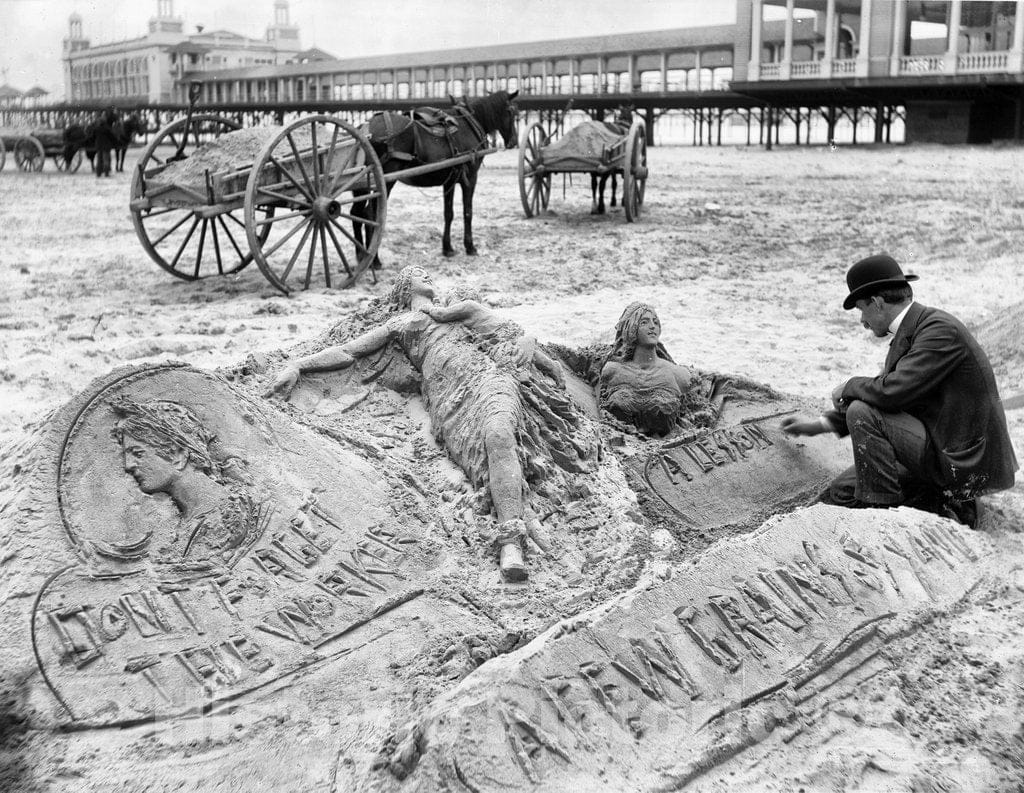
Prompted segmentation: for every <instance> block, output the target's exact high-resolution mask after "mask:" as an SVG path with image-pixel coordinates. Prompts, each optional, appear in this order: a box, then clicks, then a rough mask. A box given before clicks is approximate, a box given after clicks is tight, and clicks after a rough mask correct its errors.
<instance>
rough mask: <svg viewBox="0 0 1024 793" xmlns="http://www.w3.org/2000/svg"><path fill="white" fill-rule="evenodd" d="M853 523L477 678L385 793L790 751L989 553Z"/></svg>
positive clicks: (573, 786)
mask: <svg viewBox="0 0 1024 793" xmlns="http://www.w3.org/2000/svg"><path fill="white" fill-rule="evenodd" d="M878 514H884V513H878ZM898 514H899V513H897V515H898ZM848 516H849V511H848V510H842V509H839V508H836V507H827V506H817V507H814V508H812V509H809V510H805V511H803V512H800V513H797V514H793V515H789V516H785V517H783V518H780V519H778V520H776V521H774V522H773V523H772V524H771V525H768V526H765V527H764V528H763V529H761V530H760V531H757V532H754V533H753V534H751V535H748V536H747V537H744V538H743V539H741V540H739V541H734V542H730V543H720V544H718V545H716V546H715V547H714V548H712V549H711V550H710V551H708V552H707V553H706V554H704V555H702V556H701V557H700V558H699V559H696V560H694V563H693V564H692V565H686V566H684V567H683V568H682V569H680V570H679V571H678V572H677V574H676V575H675V576H674V577H673V578H672V579H671V580H669V581H667V582H661V583H655V582H653V581H652V582H648V583H647V585H646V586H638V587H637V588H635V589H634V590H633V591H631V592H630V593H628V594H626V595H624V596H621V597H619V598H616V599H614V600H612V601H611V602H609V603H607V604H604V605H603V606H602V607H600V608H597V609H594V610H593V611H591V612H588V613H586V614H582V615H579V616H577V617H575V618H573V619H570V620H565V621H563V622H561V623H559V624H557V625H555V626H553V627H552V628H551V629H549V630H548V631H546V632H545V633H544V634H543V635H542V636H539V637H538V638H537V639H535V640H534V641H533V642H532V643H531V644H529V645H528V646H527V647H525V648H523V649H522V650H521V651H520V652H518V653H514V654H510V655H508V656H505V657H503V658H501V659H497V660H495V661H494V662H492V663H490V664H488V665H487V666H485V667H483V668H481V669H480V670H478V672H477V673H475V674H473V675H470V676H469V677H467V678H466V679H465V680H464V681H463V682H462V683H461V684H460V685H459V686H458V687H457V688H455V689H454V690H453V691H452V692H450V693H449V694H448V695H446V696H444V697H441V698H440V699H439V700H438V701H437V702H435V703H434V704H433V705H432V706H431V707H430V708H429V709H428V710H427V712H426V713H425V714H424V716H423V717H422V718H421V719H420V720H419V721H418V722H416V723H415V724H412V725H409V726H407V727H406V728H405V732H404V736H405V738H406V740H405V743H404V744H399V745H397V746H396V747H395V748H394V750H393V752H394V754H393V756H392V758H391V760H390V766H391V767H390V770H391V772H392V777H393V779H392V780H391V784H390V785H385V786H384V789H386V790H411V789H414V788H415V789H420V790H422V789H428V790H450V789H464V790H488V791H498V790H536V791H563V790H651V791H675V790H682V789H684V788H685V787H686V786H687V785H688V784H689V783H691V782H693V781H694V780H697V779H700V778H701V777H702V776H704V775H705V774H708V773H709V772H712V771H714V770H715V769H716V768H717V767H718V766H719V765H721V764H723V763H725V762H727V761H728V760H730V759H731V758H732V757H734V756H735V755H737V754H739V753H740V752H743V751H744V750H745V749H748V748H750V747H752V746H754V745H756V744H758V743H761V742H769V741H771V740H780V741H785V740H786V738H787V736H792V735H794V734H796V733H797V732H799V731H800V730H803V729H804V728H805V725H806V724H807V723H808V722H809V721H813V720H814V719H815V718H820V717H821V712H822V710H824V709H827V707H828V703H829V702H832V701H839V700H841V699H842V698H843V697H844V696H848V695H849V693H850V692H851V691H852V690H855V689H856V688H857V687H858V686H860V685H861V684H862V683H863V681H864V680H866V679H869V678H870V677H872V676H874V675H875V674H877V673H878V671H879V670H880V669H882V668H886V667H887V665H888V664H887V662H886V661H885V660H884V659H883V658H882V657H880V654H881V652H882V651H883V650H884V648H885V646H886V645H887V644H888V643H890V642H892V641H894V640H895V639H897V638H899V637H901V636H904V635H907V634H909V633H913V632H914V631H915V630H916V629H917V625H916V624H915V618H914V615H915V612H919V611H921V610H922V609H927V608H937V607H942V606H948V605H950V604H951V603H953V602H954V601H955V600H956V599H957V598H959V597H960V596H962V595H963V594H964V592H966V591H967V590H968V589H969V588H970V587H971V586H972V585H973V584H975V583H976V582H977V581H978V580H979V577H980V576H981V567H982V566H983V565H981V564H979V563H980V562H981V560H982V559H983V558H984V557H986V556H987V555H989V554H990V553H991V549H990V547H989V545H988V543H987V542H986V541H985V540H984V539H981V538H979V537H978V535H976V534H972V533H971V532H969V531H967V530H966V529H964V528H963V527H961V526H959V525H957V524H953V523H951V522H949V521H945V520H941V519H937V518H931V519H928V520H925V521H923V522H920V523H918V524H917V525H915V526H914V527H912V528H911V527H910V526H908V525H907V523H904V522H903V521H902V520H901V519H900V518H899V517H895V518H894V519H889V520H886V519H877V518H876V517H874V516H872V517H870V518H868V519H865V520H859V521H857V522H856V525H855V526H853V525H851V522H850V521H849V520H848ZM413 770H415V782H414V784H409V783H405V784H403V783H402V782H401V779H402V778H405V777H406V776H407V775H411V774H412V772H413ZM453 780H458V784H457V785H456V784H454V783H453Z"/></svg>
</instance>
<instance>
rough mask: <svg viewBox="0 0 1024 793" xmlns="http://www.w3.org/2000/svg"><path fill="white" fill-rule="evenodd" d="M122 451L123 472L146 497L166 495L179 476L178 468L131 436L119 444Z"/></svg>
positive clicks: (126, 436) (147, 445)
mask: <svg viewBox="0 0 1024 793" xmlns="http://www.w3.org/2000/svg"><path fill="white" fill-rule="evenodd" d="M121 446H122V449H123V450H124V470H125V471H127V472H128V473H129V474H131V475H132V478H133V479H135V481H136V482H137V483H138V485H139V490H141V491H142V492H143V493H146V494H147V495H150V494H152V493H166V492H169V491H170V488H171V485H172V484H173V483H174V482H175V481H176V480H177V479H178V478H179V477H180V476H181V472H180V471H179V469H178V467H177V466H176V465H175V464H174V463H172V462H171V461H170V460H165V459H164V458H163V457H161V456H160V455H159V454H157V452H156V449H154V448H153V447H152V446H150V445H149V444H147V443H145V442H143V441H140V440H139V439H138V438H135V437H132V436H131V435H125V436H124V440H123V441H122V442H121Z"/></svg>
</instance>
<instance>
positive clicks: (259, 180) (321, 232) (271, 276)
mask: <svg viewBox="0 0 1024 793" xmlns="http://www.w3.org/2000/svg"><path fill="white" fill-rule="evenodd" d="M387 199H388V191H387V185H386V183H385V181H384V169H383V168H382V167H381V164H380V160H379V159H378V158H377V154H376V152H374V150H373V147H372V146H371V145H370V141H369V140H368V139H367V138H366V136H364V135H363V134H362V133H361V132H360V131H359V130H357V129H356V128H355V127H353V126H351V125H350V124H347V123H345V122H344V121H342V120H341V119H338V118H335V117H334V116H325V115H315V116H306V117H305V118H302V119H299V120H298V121H294V122H292V123H291V124H288V125H287V126H285V127H284V128H283V129H282V130H281V131H280V132H279V133H278V134H277V135H276V136H275V137H274V138H273V140H271V141H270V142H269V143H268V144H267V145H266V146H264V147H263V150H262V151H261V152H260V154H259V156H257V158H256V162H254V163H253V168H252V171H251V172H250V174H249V182H248V184H247V185H246V188H245V231H246V234H247V235H248V237H249V245H250V247H251V249H252V253H253V257H254V258H255V259H256V264H257V265H258V266H259V268H260V270H261V271H262V272H263V274H264V275H265V276H266V277H267V280H268V281H270V283H272V284H273V285H274V286H276V287H277V288H278V289H280V290H281V291H282V292H285V293H288V292H290V291H291V290H292V289H295V288H297V287H298V286H299V285H300V284H301V286H302V288H303V289H308V288H309V287H310V286H311V285H312V284H313V283H314V280H315V281H316V282H318V283H319V281H320V279H321V278H322V279H323V284H324V286H327V287H331V286H334V287H338V288H342V289H344V288H346V287H349V286H351V285H352V284H354V283H355V282H356V280H357V279H358V278H359V276H360V275H362V274H363V272H364V271H365V270H366V269H367V268H368V267H369V266H370V265H371V264H372V263H373V261H374V259H375V257H376V255H377V249H378V248H379V246H380V241H381V237H382V235H383V233H384V222H385V219H386V217H387ZM261 206H265V207H271V208H276V209H277V213H276V214H273V215H263V214H261V213H260V212H259V211H258V210H259V208H260V207H261ZM354 221H357V222H359V224H360V233H358V234H357V233H356V231H355V230H354V227H353V222H354ZM363 232H365V233H363Z"/></svg>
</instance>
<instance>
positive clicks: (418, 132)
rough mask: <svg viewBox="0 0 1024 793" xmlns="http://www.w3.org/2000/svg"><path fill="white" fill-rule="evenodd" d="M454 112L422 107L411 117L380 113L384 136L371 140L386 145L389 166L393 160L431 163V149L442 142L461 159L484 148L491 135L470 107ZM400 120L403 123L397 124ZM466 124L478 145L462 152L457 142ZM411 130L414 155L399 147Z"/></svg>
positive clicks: (451, 154) (384, 159) (384, 161)
mask: <svg viewBox="0 0 1024 793" xmlns="http://www.w3.org/2000/svg"><path fill="white" fill-rule="evenodd" d="M452 110H453V112H449V111H448V110H442V109H440V108H436V107H418V108H415V109H414V110H412V111H411V112H409V114H408V115H405V114H403V115H398V114H396V113H387V112H385V113H380V114H379V117H380V119H381V121H383V123H384V131H385V132H384V137H383V138H379V137H376V136H371V137H372V138H373V140H374V142H375V143H382V144H384V146H385V150H384V152H383V153H381V154H380V161H381V165H386V164H387V163H388V162H389V161H391V160H398V161H402V162H406V163H411V164H421V163H428V162H431V161H432V159H431V157H430V156H429V154H430V150H431V149H432V148H433V146H432V145H431V144H432V143H435V142H439V141H442V140H443V141H445V142H446V143H447V148H448V156H449V157H458V156H459V155H462V154H469V153H470V152H473V151H477V150H479V149H480V148H482V146H483V144H484V142H485V141H486V139H487V133H486V132H485V131H484V128H483V127H482V126H480V122H479V121H477V120H476V118H475V117H474V116H473V114H472V113H471V112H470V111H469V109H468V108H466V107H463V106H456V107H455V108H453V109H452ZM396 119H397V120H400V121H401V122H402V123H400V124H396ZM462 122H465V123H466V126H467V127H468V128H469V130H470V131H471V132H472V133H473V136H474V137H475V138H476V142H475V144H474V145H473V146H471V147H470V148H468V149H466V150H461V149H460V148H459V144H458V141H457V140H456V139H455V135H456V133H458V132H459V130H460V128H461V125H462ZM410 128H411V130H412V136H413V140H412V144H413V145H412V152H407V151H402V150H400V149H399V148H397V147H396V146H395V142H396V141H397V140H399V139H400V138H402V137H403V136H404V134H405V133H406V132H407V131H408V130H409V129H410ZM467 165H468V163H463V164H462V165H460V166H458V168H459V169H462V168H465V167H466V166H467Z"/></svg>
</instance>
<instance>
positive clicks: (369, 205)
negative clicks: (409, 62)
mask: <svg viewBox="0 0 1024 793" xmlns="http://www.w3.org/2000/svg"><path fill="white" fill-rule="evenodd" d="M493 151H495V149H479V150H476V151H473V152H468V153H465V154H460V155H458V156H455V157H452V158H449V159H447V160H444V161H443V162H436V163H430V164H426V165H417V166H413V167H410V168H404V169H402V170H401V171H397V172H393V173H388V174H385V173H384V169H383V168H382V166H381V161H380V159H379V158H378V156H377V154H376V153H375V151H374V149H373V147H372V145H371V144H370V141H369V139H368V138H367V136H366V135H365V134H364V133H363V132H362V131H360V130H359V129H357V128H356V127H353V126H352V125H350V124H348V123H347V122H345V121H343V120H341V119H340V118H337V117H335V116H330V115H313V116H306V117H303V118H301V119H298V120H296V121H292V122H291V123H288V124H286V125H284V126H267V127H253V128H247V129H242V128H241V125H240V124H239V123H237V122H236V121H234V120H233V119H230V118H226V117H223V116H217V115H211V114H200V115H195V116H193V115H191V114H190V115H189V116H187V117H186V118H183V119H178V120H177V121H174V122H172V123H171V124H170V125H168V126H166V127H164V128H163V129H162V130H160V132H159V133H158V134H157V135H156V137H155V138H154V139H153V140H152V141H151V142H150V144H149V146H147V147H146V150H145V151H144V152H143V154H142V156H141V158H140V159H139V163H138V166H137V168H136V170H135V174H134V177H133V179H132V186H131V203H130V209H131V213H132V221H133V223H134V225H135V230H136V233H137V234H138V236H139V240H140V241H141V243H142V246H143V248H145V249H146V252H147V253H149V255H150V257H151V258H152V259H153V261H155V262H156V263H157V264H158V265H160V266H161V267H163V268H164V269H165V270H167V271H168V272H170V273H171V274H172V275H175V276H177V277H179V278H183V279H185V280H196V279H199V278H203V277H206V276H209V275H227V274H231V273H236V272H238V271H240V270H242V269H243V268H244V267H246V265H248V264H249V263H250V262H252V261H255V262H256V264H257V266H258V267H259V268H260V271H261V272H262V273H263V274H264V275H265V276H266V278H267V280H268V281H270V283H271V284H273V285H274V286H275V287H276V288H277V289H279V290H281V291H282V292H285V293H288V292H290V291H292V290H293V289H296V288H303V289H308V288H309V287H310V286H313V285H319V284H322V285H324V286H327V287H332V286H333V287H338V288H346V287H349V286H352V285H353V284H354V283H355V282H356V281H357V280H358V278H359V276H360V275H362V274H363V273H364V272H365V271H366V269H367V268H369V267H370V266H371V264H372V263H373V262H374V260H375V256H376V253H377V249H378V248H379V246H380V243H381V238H382V235H383V232H384V226H385V219H386V217H387V197H388V184H390V183H392V182H394V181H397V180H398V179H399V178H408V177H411V176H415V175H417V174H419V173H426V172H429V171H434V170H441V169H444V168H451V167H453V166H456V165H459V164H461V163H465V162H468V161H470V160H473V159H478V158H480V157H483V156H484V155H486V154H489V153H491V152H493ZM356 212H358V215H357V214H356ZM353 222H358V223H359V224H360V228H361V229H365V230H366V232H367V233H366V234H365V235H364V234H362V233H359V234H357V233H355V232H354V231H353V228H352V223H353Z"/></svg>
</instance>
